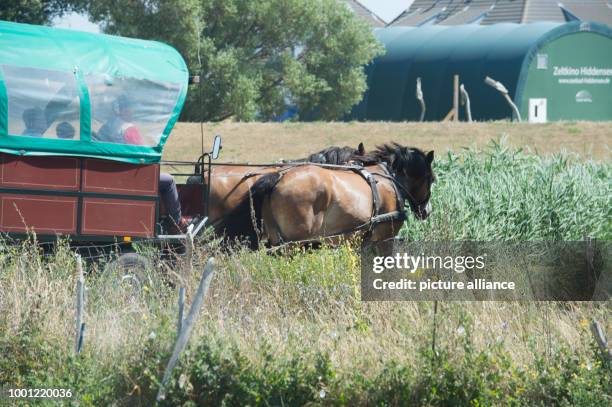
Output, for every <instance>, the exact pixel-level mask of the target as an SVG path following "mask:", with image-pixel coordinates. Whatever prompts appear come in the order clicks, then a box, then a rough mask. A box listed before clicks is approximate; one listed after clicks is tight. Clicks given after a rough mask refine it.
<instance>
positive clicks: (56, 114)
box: [2, 65, 80, 140]
mask: <svg viewBox="0 0 612 407" xmlns="http://www.w3.org/2000/svg"><path fill="white" fill-rule="evenodd" d="M2 74H3V76H4V81H5V84H6V91H7V94H8V133H9V134H10V135H12V136H27V137H38V138H43V137H44V138H56V139H64V140H73V139H78V138H79V134H80V121H79V116H80V104H79V96H78V92H77V84H76V81H75V78H74V74H73V73H71V72H63V71H53V70H47V69H38V68H26V67H18V66H10V65H2Z"/></svg>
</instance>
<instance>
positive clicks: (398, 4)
mask: <svg viewBox="0 0 612 407" xmlns="http://www.w3.org/2000/svg"><path fill="white" fill-rule="evenodd" d="M359 1H360V2H361V3H362V4H363V5H364V6H366V7H367V8H369V9H370V10H372V11H373V12H374V13H376V14H377V15H378V16H379V17H380V18H382V19H383V20H385V21H386V22H390V21H391V20H393V19H394V18H395V17H397V16H398V15H399V14H400V13H401V12H402V11H404V10H406V9H407V8H408V7H410V4H412V2H413V0H359ZM53 25H54V26H56V27H61V28H69V29H72V30H78V31H89V32H96V33H97V32H100V28H99V27H98V26H97V25H96V24H93V23H91V22H89V20H87V18H86V17H84V16H83V15H80V14H76V13H71V14H67V15H65V16H64V17H63V18H58V19H56V20H55V21H54V22H53Z"/></svg>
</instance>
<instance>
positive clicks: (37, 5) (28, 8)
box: [0, 0, 76, 24]
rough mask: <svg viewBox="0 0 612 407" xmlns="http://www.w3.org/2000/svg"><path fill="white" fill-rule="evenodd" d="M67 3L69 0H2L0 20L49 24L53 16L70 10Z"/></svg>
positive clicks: (0, 2)
mask: <svg viewBox="0 0 612 407" xmlns="http://www.w3.org/2000/svg"><path fill="white" fill-rule="evenodd" d="M75 3H76V1H75ZM68 5H69V2H67V1H62V0H2V1H0V20H6V21H13V22H17V23H30V24H50V23H51V20H53V18H54V17H57V16H61V15H62V14H63V13H64V12H66V11H69V10H70V9H69V8H68Z"/></svg>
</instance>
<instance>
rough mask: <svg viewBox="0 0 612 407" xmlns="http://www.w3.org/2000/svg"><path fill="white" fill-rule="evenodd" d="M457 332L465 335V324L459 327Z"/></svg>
mask: <svg viewBox="0 0 612 407" xmlns="http://www.w3.org/2000/svg"><path fill="white" fill-rule="evenodd" d="M457 334H459V335H460V336H463V335H465V328H464V327H463V326H460V327H459V328H457Z"/></svg>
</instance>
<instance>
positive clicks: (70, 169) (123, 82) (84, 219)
mask: <svg viewBox="0 0 612 407" xmlns="http://www.w3.org/2000/svg"><path fill="white" fill-rule="evenodd" d="M188 81H189V73H188V70H187V66H186V64H185V62H184V60H183V58H182V57H181V56H180V55H179V53H178V52H177V51H176V50H175V49H173V48H172V47H170V46H168V45H165V44H162V43H158V42H153V41H142V40H137V39H128V38H121V37H114V36H108V35H99V34H90V33H82V32H76V31H67V30H61V29H53V28H48V27H41V26H32V25H25V24H16V23H8V22H0V232H1V233H3V234H5V235H8V236H10V237H16V238H22V237H24V236H25V235H26V234H28V233H30V232H35V233H36V235H37V238H38V240H39V241H54V240H56V239H57V236H58V235H67V236H70V238H71V241H72V242H74V243H75V244H79V243H90V242H132V241H137V240H142V239H154V240H158V241H164V240H172V241H176V240H177V235H176V234H175V235H168V233H167V229H168V228H167V227H166V228H164V225H165V224H167V222H166V218H167V216H166V211H165V209H164V205H163V202H161V201H160V194H159V181H160V160H161V155H162V150H163V147H164V145H165V143H166V141H167V139H168V137H169V135H170V132H171V130H172V128H173V126H174V124H175V123H176V121H177V120H178V117H179V114H180V112H181V109H182V107H183V104H184V102H185V97H186V94H187V87H188ZM219 147H220V145H219V143H218V142H217V143H216V151H215V154H217V153H218V149H219ZM205 157H207V155H204V156H203V157H201V160H200V163H202V162H203V161H204V158H205ZM200 166H201V165H200ZM190 172H191V173H193V170H191V171H190ZM178 189H179V198H180V200H182V201H183V202H182V205H181V206H182V207H183V212H185V214H186V215H189V216H190V217H192V218H194V219H196V220H198V222H197V224H195V225H194V226H195V227H196V229H198V228H201V226H202V224H203V222H204V210H205V209H204V206H205V205H204V204H203V199H204V194H205V191H204V188H203V187H202V183H195V184H192V185H189V186H186V185H179V186H178ZM181 236H182V234H180V233H179V234H178V238H179V239H178V240H180V237H181Z"/></svg>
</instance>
